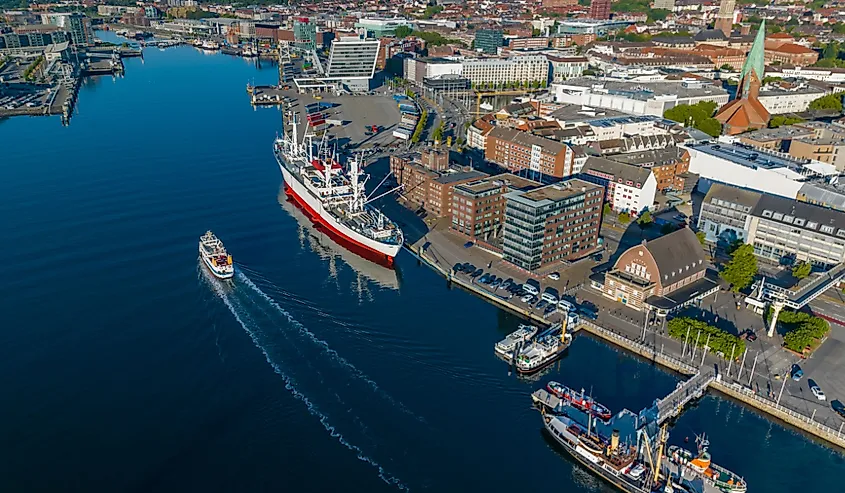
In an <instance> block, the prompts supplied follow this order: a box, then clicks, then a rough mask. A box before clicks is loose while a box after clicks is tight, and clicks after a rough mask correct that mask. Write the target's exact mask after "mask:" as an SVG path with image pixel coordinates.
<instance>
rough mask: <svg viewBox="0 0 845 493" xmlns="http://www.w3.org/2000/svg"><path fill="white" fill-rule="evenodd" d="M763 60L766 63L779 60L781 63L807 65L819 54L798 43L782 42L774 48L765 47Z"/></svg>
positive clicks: (817, 58) (813, 61)
mask: <svg viewBox="0 0 845 493" xmlns="http://www.w3.org/2000/svg"><path fill="white" fill-rule="evenodd" d="M765 60H766V64H768V65H771V64H773V63H775V62H779V63H781V64H783V65H795V66H798V67H808V66H810V65H812V64H814V63H816V62H817V61H818V60H819V54H818V52H816V51H815V50H811V49H810V48H806V47H804V46H801V45H799V44H794V43H784V44H782V45H780V46H778V47H775V48H766V54H765Z"/></svg>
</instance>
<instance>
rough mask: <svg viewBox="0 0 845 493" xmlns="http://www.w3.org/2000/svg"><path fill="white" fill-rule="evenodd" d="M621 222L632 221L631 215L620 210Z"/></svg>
mask: <svg viewBox="0 0 845 493" xmlns="http://www.w3.org/2000/svg"><path fill="white" fill-rule="evenodd" d="M619 222H620V223H622V224H628V223H629V222H631V215H630V214H628V213H627V212H620V213H619Z"/></svg>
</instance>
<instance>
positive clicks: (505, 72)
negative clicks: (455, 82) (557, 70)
mask: <svg viewBox="0 0 845 493" xmlns="http://www.w3.org/2000/svg"><path fill="white" fill-rule="evenodd" d="M461 65H462V70H461V75H463V76H464V77H466V78H467V79H469V80H470V81H471V82H472V83H473V84H475V85H476V86H479V85H493V84H509V83H512V82H527V83H532V82H544V81H547V80H548V78H549V61H548V59H546V57H545V55H519V56H512V57H509V58H469V59H464V60H463V61H462V63H461Z"/></svg>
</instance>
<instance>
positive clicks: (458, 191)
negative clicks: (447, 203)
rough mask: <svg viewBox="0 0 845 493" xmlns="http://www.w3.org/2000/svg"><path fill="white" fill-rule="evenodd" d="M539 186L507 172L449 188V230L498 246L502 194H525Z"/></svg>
mask: <svg viewBox="0 0 845 493" xmlns="http://www.w3.org/2000/svg"><path fill="white" fill-rule="evenodd" d="M540 186H541V184H540V183H538V182H536V181H533V180H528V179H525V178H522V177H519V176H517V175H513V174H511V173H503V174H500V175H495V176H490V177H488V178H482V179H480V180H475V181H471V182H467V183H462V184H459V185H456V186H454V187H453V192H452V226H451V228H452V230H454V231H457V232H459V233H461V234H464V235H466V236H467V237H469V238H472V239H478V240H482V241H484V242H485V243H487V244H489V245H492V246H500V245H501V236H502V228H503V224H504V216H505V194H507V193H509V192H513V191H520V190H521V191H528V190H533V189H534V188H538V187H540Z"/></svg>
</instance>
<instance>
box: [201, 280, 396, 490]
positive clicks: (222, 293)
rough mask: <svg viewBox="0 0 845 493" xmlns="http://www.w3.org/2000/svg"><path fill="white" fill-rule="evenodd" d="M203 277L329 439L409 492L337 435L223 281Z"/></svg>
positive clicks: (376, 463)
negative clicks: (279, 360) (332, 439)
mask: <svg viewBox="0 0 845 493" xmlns="http://www.w3.org/2000/svg"><path fill="white" fill-rule="evenodd" d="M204 277H205V278H206V281H207V282H208V283H209V284H210V285H211V288H212V289H213V290H214V292H215V294H216V295H217V296H218V297H219V298H220V299H221V300H222V301H223V303H224V304H225V305H226V307H227V308H228V309H229V311H230V312H231V313H232V316H233V317H234V318H235V321H237V322H238V324H239V325H240V326H241V327H242V328H243V329H244V331H245V332H246V333H247V335H248V336H249V337H250V339H251V340H252V342H253V344H254V345H255V347H256V348H258V349H259V350H260V351H261V352H262V354H264V358H265V360H266V361H267V363H268V364H269V365H270V366H271V367H272V368H273V371H274V372H275V373H276V374H277V375H279V376H280V377H281V378H282V380H283V381H284V384H285V389H286V390H287V391H288V392H290V393H291V395H293V396H294V398H296V399H297V400H299V401H300V402H302V403H303V404H304V405H305V408H306V409H307V410H308V413H309V414H311V415H312V416H314V417H315V418H317V420H318V421H319V422H320V424H321V425H322V426H323V428H324V429H325V430H326V431H327V432H328V433H329V435H330V436H331V437H332V438H335V439H336V440H337V441H338V442H339V443H340V444H341V445H343V446H344V447H346V448H347V449H349V450H351V451H352V452H354V453H355V454H356V457H357V458H358V460H360V461H362V462H366V463H367V464H369V465H370V466H372V467H374V468H375V469H376V470H377V471H378V476H379V478H381V479H382V481H384V482H385V483H387V484H389V485H392V486H395V487H397V488H398V489H400V490H402V491H410V489H409V488H408V487H407V486H406V485H405V484H404V483H403V482H402V481H401V480H400V479H399V478H397V477H395V476H393V475H391V474H390V473H389V472H387V471H386V470H385V468H384V467H383V466H382V465H381V464H379V463H378V462H376V461H375V460H374V459H372V458H371V457H369V456H368V455H367V454H365V453H364V451H363V450H362V449H361V448H360V447H359V446H357V445H355V444H353V443H351V442H349V440H347V439H346V437H345V436H344V435H343V434H342V433H341V432H340V431H338V429H337V428H336V427H335V426H334V425H333V424H332V423H331V422H330V421H329V417H328V415H326V414H325V413H324V412H322V411H321V410H320V409H319V408H318V407H317V405H316V404H314V402H312V401H311V399H309V398H308V396H306V395H305V394H304V393H303V392H302V391H301V390H300V389H299V387H298V384H297V382H296V380H294V378H293V377H292V376H291V375H289V374H288V373H286V372H285V371H284V370H283V368H282V367H281V365H280V364H278V363H277V362H276V361H274V358H273V357H272V356H271V355H270V352H269V351H268V350H267V349H266V347H265V345H264V344H262V341H261V337H260V335H259V333H260V329H259V328H258V326H257V323H256V322H255V321H254V320H253V319H252V318H251V317H250V316H249V315H248V313H247V311H246V310H245V307H243V305H241V303H240V301H238V299H237V297H236V296H235V295H234V293H233V291H232V290H229V289H226V287H224V286H223V284H222V283H221V282H220V281H218V280H216V279H213V278H211V277H210V276H208V275H207V274H205V273H204ZM244 278H245V276H244ZM300 325H301V324H300Z"/></svg>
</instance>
